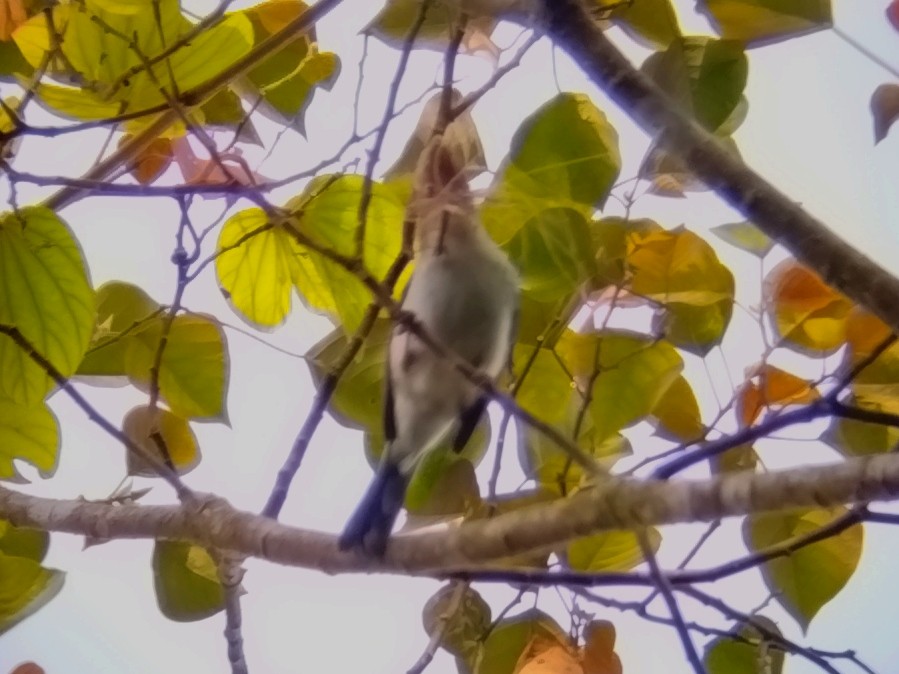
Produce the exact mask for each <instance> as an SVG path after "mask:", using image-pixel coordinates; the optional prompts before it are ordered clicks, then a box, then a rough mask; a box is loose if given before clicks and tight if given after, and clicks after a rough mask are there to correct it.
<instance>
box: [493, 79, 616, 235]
mask: <svg viewBox="0 0 899 674" xmlns="http://www.w3.org/2000/svg"><path fill="white" fill-rule="evenodd" d="M620 168H621V156H620V154H619V152H618V134H617V133H616V132H615V129H614V128H612V126H611V125H610V124H609V122H608V120H607V119H606V116H605V115H604V114H603V113H602V112H601V111H600V110H599V109H598V108H597V107H596V106H595V105H593V103H592V102H591V101H590V99H589V98H588V97H587V96H586V95H584V94H559V95H558V96H556V97H555V98H554V99H553V100H551V101H549V102H548V103H546V104H545V105H543V106H542V107H541V108H540V109H539V110H537V111H536V112H534V113H533V114H532V115H531V116H530V117H528V118H527V119H526V120H524V122H522V124H521V126H520V127H519V129H518V131H516V133H515V137H514V138H513V140H512V150H511V152H510V154H509V156H508V157H507V158H506V161H505V162H504V164H503V166H502V168H501V169H500V171H499V173H498V174H497V176H496V179H495V181H494V183H493V186H492V188H491V194H490V196H489V197H488V198H487V200H486V202H485V203H484V204H483V206H482V207H481V218H482V220H483V222H484V225H485V226H486V228H487V231H488V232H489V233H490V235H491V236H492V237H493V238H494V239H495V240H496V241H497V242H498V243H500V244H505V243H506V242H508V241H509V240H510V239H511V238H512V237H513V236H515V234H516V233H517V232H518V231H519V229H521V227H522V226H524V225H525V224H526V223H528V222H529V221H530V220H531V219H532V218H537V217H539V216H540V215H541V213H542V212H543V211H545V210H547V209H550V208H559V209H566V208H567V209H573V210H576V211H578V212H580V213H582V214H583V215H585V216H587V217H589V216H592V214H593V210H594V208H595V207H596V206H598V205H601V204H603V203H604V202H605V200H606V198H607V197H608V196H609V192H610V190H611V188H612V184H613V183H614V182H615V179H616V178H617V176H618V172H619V170H620Z"/></svg>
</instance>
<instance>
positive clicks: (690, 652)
mask: <svg viewBox="0 0 899 674" xmlns="http://www.w3.org/2000/svg"><path fill="white" fill-rule="evenodd" d="M646 531H647V530H646V529H640V530H638V531H636V532H635V533H636V535H637V541H638V542H639V543H640V549H641V550H642V551H643V558H644V559H645V560H646V563H647V564H648V565H649V572H650V575H651V576H652V579H653V582H654V583H655V587H656V590H658V591H659V592H660V593H661V595H662V597H663V598H664V600H665V604H666V605H667V606H668V612H669V613H670V615H671V620H672V622H673V624H674V629H675V631H676V632H677V636H678V638H679V639H680V642H681V645H682V646H683V648H684V653H685V654H686V656H687V660H688V661H689V663H690V666H691V667H692V668H693V671H694V672H695V674H705V666H703V664H702V660H701V659H700V657H699V653H698V652H697V651H696V646H695V645H694V644H693V639H692V638H691V637H690V630H688V629H687V625H686V623H685V622H684V616H683V614H682V613H681V610H680V607H679V606H678V605H677V599H676V598H675V596H674V590H672V588H671V583H670V582H669V580H668V578H667V577H666V576H665V574H664V573H662V570H661V568H659V562H658V560H657V559H656V553H655V550H653V549H652V544H651V543H650V542H649V537H648V536H647V534H646Z"/></svg>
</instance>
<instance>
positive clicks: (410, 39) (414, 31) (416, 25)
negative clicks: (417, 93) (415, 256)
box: [355, 0, 431, 260]
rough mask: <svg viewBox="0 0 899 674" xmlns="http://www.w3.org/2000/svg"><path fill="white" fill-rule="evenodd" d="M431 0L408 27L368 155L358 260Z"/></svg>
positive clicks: (360, 200) (420, 8) (358, 239)
mask: <svg viewBox="0 0 899 674" xmlns="http://www.w3.org/2000/svg"><path fill="white" fill-rule="evenodd" d="M430 5H431V0H423V2H422V3H421V5H420V6H419V8H418V14H417V15H416V17H415V21H414V22H413V23H412V25H411V26H410V27H409V32H408V33H406V38H405V40H404V41H403V46H402V50H401V51H400V60H399V63H398V64H397V67H396V75H394V77H393V82H391V83H390V89H389V91H388V93H387V106H386V108H385V109H384V117H383V118H382V119H381V124H380V125H379V126H378V133H377V134H375V142H374V144H373V145H372V147H371V149H370V150H369V152H368V165H367V166H366V167H365V174H364V177H363V182H362V196H361V198H360V199H359V210H358V224H357V225H356V237H355V238H356V257H357V258H358V259H360V260H361V259H363V254H364V249H365V229H366V225H367V222H368V207H369V205H370V204H371V198H372V185H373V183H374V173H375V167H376V166H377V164H378V160H379V159H380V158H381V147H382V146H383V145H384V138H385V136H386V135H387V128H388V126H389V125H390V121H391V119H393V109H394V107H395V106H396V97H397V94H399V90H400V83H401V82H402V81H403V75H405V74H406V68H407V66H408V64H409V57H410V55H411V54H412V46H413V45H414V44H415V39H416V38H417V37H418V32H419V31H420V30H421V27H422V26H423V25H424V22H425V19H427V18H428V9H430Z"/></svg>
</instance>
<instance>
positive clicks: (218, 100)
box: [200, 89, 252, 127]
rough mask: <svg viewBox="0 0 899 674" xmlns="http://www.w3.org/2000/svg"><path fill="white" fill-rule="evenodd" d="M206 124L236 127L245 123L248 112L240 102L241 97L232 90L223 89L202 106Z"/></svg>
mask: <svg viewBox="0 0 899 674" xmlns="http://www.w3.org/2000/svg"><path fill="white" fill-rule="evenodd" d="M200 110H202V111H203V118H204V120H205V121H206V124H208V125H211V126H229V127H234V126H237V125H238V124H241V123H247V124H252V122H245V120H246V116H247V115H246V112H244V109H243V104H242V103H241V102H240V96H238V95H237V94H235V93H234V92H233V91H231V90H230V89H221V90H219V92H218V93H216V94H215V95H214V96H213V97H212V98H210V99H209V100H207V101H206V102H205V103H203V105H201V106H200Z"/></svg>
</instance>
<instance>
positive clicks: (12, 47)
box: [0, 40, 34, 80]
mask: <svg viewBox="0 0 899 674" xmlns="http://www.w3.org/2000/svg"><path fill="white" fill-rule="evenodd" d="M33 72H34V68H32V67H31V65H30V64H29V63H28V61H26V60H25V58H24V57H23V56H22V52H21V51H19V47H18V45H17V44H16V43H15V42H13V41H11V40H8V41H3V40H0V79H4V80H5V79H14V78H13V77H11V76H18V77H31V75H32V73H33Z"/></svg>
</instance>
